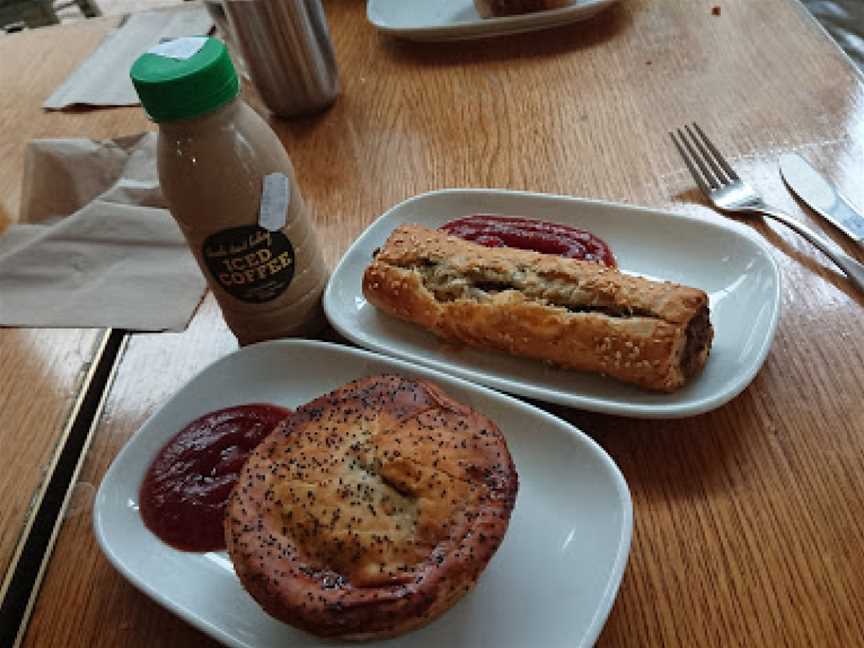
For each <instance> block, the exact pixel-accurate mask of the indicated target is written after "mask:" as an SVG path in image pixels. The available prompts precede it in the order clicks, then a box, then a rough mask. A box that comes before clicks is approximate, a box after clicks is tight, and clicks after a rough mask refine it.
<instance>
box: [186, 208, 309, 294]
mask: <svg viewBox="0 0 864 648" xmlns="http://www.w3.org/2000/svg"><path fill="white" fill-rule="evenodd" d="M201 251H202V256H203V258H204V263H205V264H206V265H207V269H208V270H209V271H210V274H211V276H212V277H213V278H214V279H215V281H216V282H217V283H218V284H219V285H220V286H221V287H222V288H224V289H225V292H227V293H228V294H229V295H231V296H232V297H234V298H236V299H239V300H241V301H244V302H248V303H252V304H263V303H264V302H268V301H271V300H273V299H276V298H277V297H278V296H279V295H281V294H282V293H283V292H285V290H286V289H287V288H288V286H289V285H290V284H291V280H292V279H293V278H294V261H295V259H294V246H293V245H291V241H290V240H288V237H287V236H285V234H283V233H282V232H278V231H277V232H270V231H268V230H266V229H264V228H263V227H259V226H258V225H244V226H243V227H232V228H231V229H225V230H222V231H220V232H216V233H215V234H213V235H211V236H209V237H208V238H207V240H205V241H204V245H203V246H202V249H201Z"/></svg>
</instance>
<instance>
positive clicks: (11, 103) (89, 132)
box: [0, 20, 146, 601]
mask: <svg viewBox="0 0 864 648" xmlns="http://www.w3.org/2000/svg"><path fill="white" fill-rule="evenodd" d="M114 22H115V21H113V20H106V21H102V22H101V23H100V24H98V25H94V24H92V23H88V24H80V25H78V26H76V27H74V28H70V29H62V30H58V29H55V28H51V29H47V30H40V31H32V32H26V33H21V34H19V35H16V36H9V37H3V38H2V39H0V60H2V61H3V63H2V65H0V87H2V88H3V92H2V94H0V115H2V122H3V124H4V125H5V128H4V131H3V138H2V140H0V231H2V230H3V229H5V227H6V226H7V224H9V223H10V222H14V221H16V220H17V214H18V208H19V202H20V192H21V181H22V176H23V159H24V157H23V154H24V148H25V146H26V144H27V142H29V141H30V140H31V139H32V138H35V137H70V136H81V137H88V136H90V137H106V136H111V135H116V134H117V133H122V132H134V131H136V130H141V128H142V127H144V126H145V123H146V121H145V120H144V119H143V118H142V116H141V115H140V111H138V110H129V111H110V112H108V113H105V114H104V115H103V116H101V117H100V118H99V119H97V120H93V119H92V118H91V117H90V116H89V115H88V114H87V113H80V112H79V113H68V114H62V115H61V114H47V113H43V112H42V111H41V110H40V108H39V106H40V104H41V102H42V101H43V100H44V99H45V98H46V97H47V95H48V94H49V93H50V91H51V90H52V89H53V88H54V87H55V86H56V85H57V84H59V83H60V82H61V81H62V80H63V79H64V78H65V77H66V75H68V74H69V72H70V71H71V70H72V69H74V68H75V66H76V65H77V63H78V62H79V61H80V60H81V59H82V58H83V57H84V56H86V55H87V53H89V51H90V50H92V49H93V48H94V47H95V46H96V45H97V44H98V43H99V42H100V40H101V39H102V38H103V36H104V33H105V30H106V28H107V27H108V26H110V25H111V24H113V23H114ZM51 34H57V35H59V34H63V38H62V47H61V46H59V43H58V42H52V40H51V38H50V35H51ZM109 340H110V336H109V333H108V332H107V331H104V330H97V329H80V330H68V329H67V330H49V329H39V330H35V329H0V366H2V367H3V374H2V378H0V411H2V412H3V417H4V424H3V426H2V427H0V449H2V456H3V457H4V462H5V464H6V465H4V468H3V470H2V472H0V498H2V502H3V504H2V506H0V600H4V599H5V600H7V601H8V600H9V599H7V598H6V594H7V592H9V591H10V588H12V576H13V574H14V573H15V569H16V567H18V566H19V565H21V564H22V562H27V561H28V560H32V558H33V556H32V548H28V545H27V542H28V539H29V540H31V541H33V540H34V536H33V534H32V533H31V531H33V530H34V528H36V529H37V530H38V531H39V533H41V534H42V535H43V536H45V535H46V533H47V534H50V531H51V528H52V527H53V518H52V517H50V516H49V517H48V518H46V519H41V518H40V517H39V515H38V513H39V511H40V510H41V509H42V508H43V505H45V504H46V498H47V499H48V500H50V499H52V498H54V499H57V498H59V500H62V499H63V496H64V494H65V489H64V488H60V489H58V488H56V487H55V488H54V489H50V488H49V485H51V483H52V479H54V477H55V476H56V475H58V474H60V473H64V472H65V473H66V476H65V479H66V480H67V481H68V479H69V476H68V474H69V473H71V471H72V470H74V467H75V464H76V457H75V456H68V455H64V449H66V448H67V447H68V446H70V445H76V444H77V445H78V446H79V447H80V441H81V439H80V438H78V437H80V436H81V435H82V432H84V433H86V429H84V430H77V429H76V421H80V420H82V418H81V416H80V414H82V413H83V412H86V411H87V410H92V409H93V408H94V406H95V404H96V403H98V399H99V396H100V394H99V393H98V391H96V392H94V391H93V389H94V386H95V385H96V383H98V382H99V381H100V380H101V379H102V377H101V376H100V367H101V361H102V359H103V358H106V357H107V356H106V351H107V350H109V349H110V348H111V345H110V344H109ZM108 355H110V354H108ZM109 360H110V358H109ZM108 367H109V368H110V362H108ZM88 395H89V398H88ZM94 399H95V402H94ZM58 471H59V472H58ZM55 486H56V484H55ZM61 486H62V484H61ZM59 503H60V502H59V501H58V502H56V504H57V505H59ZM49 508H50V507H49ZM54 508H56V506H55V507H54ZM43 517H44V516H43ZM36 540H37V545H38V544H40V543H42V544H44V543H45V542H46V541H47V540H48V538H47V536H46V537H43V538H39V539H36ZM40 556H41V554H40ZM40 556H36V565H37V566H38V564H39V558H40ZM19 589H20V588H19Z"/></svg>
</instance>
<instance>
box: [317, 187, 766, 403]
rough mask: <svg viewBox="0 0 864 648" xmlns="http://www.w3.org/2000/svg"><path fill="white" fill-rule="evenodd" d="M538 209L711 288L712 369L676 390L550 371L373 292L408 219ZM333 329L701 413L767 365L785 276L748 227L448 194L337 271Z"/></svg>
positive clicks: (572, 398)
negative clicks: (404, 312) (454, 341)
mask: <svg viewBox="0 0 864 648" xmlns="http://www.w3.org/2000/svg"><path fill="white" fill-rule="evenodd" d="M478 212H479V213H496V214H503V215H511V216H529V217H533V218H539V219H543V220H547V221H553V222H560V223H568V224H571V225H575V226H576V227H581V228H584V229H587V230H590V231H591V232H593V233H594V234H596V235H597V236H599V237H600V238H602V239H603V240H605V241H606V242H607V243H608V244H609V245H610V246H611V248H612V251H613V253H614V254H615V257H616V259H617V260H618V264H619V266H620V267H621V269H622V270H623V271H625V272H632V273H635V274H640V275H643V276H648V277H652V278H655V279H664V280H670V281H674V282H677V283H682V284H687V285H690V286H694V287H696V288H701V289H702V290H705V291H706V292H707V293H709V296H710V308H711V321H712V323H713V325H714V331H715V338H714V344H713V346H712V351H711V357H710V358H709V360H708V363H707V365H706V367H705V370H704V371H703V373H702V374H701V375H700V376H699V377H698V378H697V379H696V380H694V381H692V382H691V383H690V384H689V385H687V386H685V387H684V388H683V389H681V390H679V391H677V392H675V393H674V394H658V393H653V392H648V391H644V390H641V389H638V388H636V387H631V386H629V385H624V384H622V383H619V382H617V381H614V380H611V379H608V378H603V377H600V376H595V375H590V374H581V373H577V372H573V371H565V370H562V369H555V368H552V367H548V366H546V365H544V364H542V363H539V362H534V361H532V360H525V359H521V358H515V357H512V356H508V355H506V354H503V353H495V352H487V351H480V350H475V349H469V348H460V349H456V348H453V347H452V346H448V345H444V344H442V343H441V342H440V341H439V340H438V338H436V337H435V336H434V335H432V334H431V333H428V332H426V331H425V330H423V329H421V328H420V327H418V326H415V325H413V324H408V323H405V322H401V321H398V320H396V319H395V318H392V317H390V316H388V315H385V314H383V313H381V312H379V311H378V310H377V309H376V308H375V307H373V306H372V305H371V304H369V303H368V302H367V301H366V300H365V299H364V297H363V293H362V290H361V280H362V276H363V271H364V269H365V268H366V266H367V265H368V264H369V262H370V260H371V259H372V252H373V250H375V249H376V248H377V247H379V246H381V245H382V244H383V243H384V241H385V240H386V239H387V237H388V235H389V234H390V232H392V231H393V229H394V228H395V227H396V226H397V225H400V224H402V223H419V224H422V225H427V226H429V227H438V226H439V225H442V224H443V223H445V222H447V221H449V220H451V219H454V218H458V217H461V216H467V215H469V214H474V213H478ZM324 310H325V312H326V313H327V317H328V318H329V320H330V322H331V323H332V324H333V326H334V327H335V328H336V329H337V330H338V331H339V332H340V333H342V335H344V336H345V337H347V338H348V339H350V340H352V341H353V342H355V343H357V344H359V345H361V346H364V347H366V348H369V349H373V350H375V351H380V352H382V353H389V354H391V355H396V356H400V357H402V358H405V359H408V360H411V361H413V362H418V363H422V364H425V365H427V366H430V367H433V368H435V369H439V370H441V371H445V372H448V373H451V374H455V375H457V376H461V377H462V378H467V379H468V380H472V381H474V382H478V383H481V384H484V385H487V386H489V387H495V388H497V389H500V390H503V391H506V392H510V393H512V394H519V395H522V396H527V397H529V398H536V399H538V400H543V401H547V402H550V403H559V404H562V405H568V406H570V407H577V408H580V409H586V410H592V411H597V412H605V413H608V414H619V415H622V416H633V417H641V418H674V417H683V416H692V415H695V414H700V413H703V412H707V411H709V410H711V409H714V408H716V407H719V406H720V405H722V404H724V403H726V402H727V401H729V400H730V399H732V398H734V397H735V396H737V395H738V394H739V393H740V392H741V391H742V390H743V389H744V388H745V387H746V386H747V385H748V384H749V383H750V381H751V380H752V379H753V377H754V376H755V375H756V372H757V371H759V368H760V367H761V366H762V363H763V362H764V360H765V356H766V355H767V354H768V350H769V348H770V346H771V342H772V341H773V339H774V331H775V330H776V328H777V321H778V318H779V314H780V273H779V270H778V268H777V264H776V263H775V262H774V259H773V258H772V256H771V253H770V252H769V251H768V250H767V249H766V248H765V247H764V245H763V244H762V243H761V242H759V241H758V240H757V239H756V238H755V237H754V236H753V235H751V234H750V233H749V232H748V231H747V230H746V229H745V228H744V227H743V226H740V225H738V224H736V223H732V222H731V221H729V222H728V224H727V222H726V221H724V224H723V225H722V226H721V225H717V224H714V223H710V222H706V221H701V220H697V219H693V218H689V217H686V216H683V215H680V214H672V213H668V212H662V211H654V210H649V209H640V208H636V207H629V206H626V205H616V204H612V203H605V202H599V201H592V200H582V199H578V198H568V197H563V196H549V195H543V194H532V193H522V192H510V191H493V190H483V189H474V190H471V189H458V190H445V191H437V192H433V193H428V194H424V195H421V196H418V197H416V198H413V199H411V200H408V201H406V202H403V203H401V204H400V205H397V206H396V207H394V208H393V209H391V210H390V211H388V212H387V213H386V214H384V215H383V216H381V218H379V219H378V220H377V221H375V222H374V223H373V224H372V225H371V226H370V227H369V228H368V229H367V230H366V231H365V232H364V233H363V234H362V235H361V236H360V237H359V238H358V239H357V240H356V241H355V242H354V244H353V245H352V246H351V248H350V249H349V250H348V252H347V253H346V254H345V256H344V257H343V258H342V260H341V262H340V263H339V265H338V266H337V268H336V270H335V272H334V273H333V276H332V278H331V279H330V284H329V285H328V287H327V291H326V293H325V295H324Z"/></svg>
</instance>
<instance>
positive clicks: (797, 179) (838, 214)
mask: <svg viewBox="0 0 864 648" xmlns="http://www.w3.org/2000/svg"><path fill="white" fill-rule="evenodd" d="M780 174H781V175H782V176H783V180H784V181H785V182H786V185H787V186H788V187H789V189H791V190H792V192H793V193H794V194H795V195H797V196H798V197H799V198H800V199H801V200H803V201H804V202H805V203H806V204H807V205H808V206H809V207H810V208H811V209H812V210H813V211H815V212H816V213H817V214H821V215H822V216H823V217H824V218H825V219H826V220H827V221H829V222H830V223H831V224H832V225H834V226H835V227H837V228H838V229H839V230H841V231H842V232H843V233H844V234H846V236H848V237H849V238H851V239H852V240H853V241H855V242H856V243H858V244H859V245H861V244H862V243H864V216H862V215H861V213H860V212H859V211H857V210H856V209H855V208H854V207H853V206H852V205H850V204H849V201H848V200H846V198H844V197H843V196H842V195H841V194H840V193H839V192H838V191H837V189H836V188H835V187H834V185H833V184H831V183H830V182H829V181H828V180H826V179H825V178H824V177H822V175H821V174H820V173H819V172H818V171H817V170H816V169H814V168H813V167H812V166H810V163H809V162H807V160H805V159H804V158H803V157H801V156H800V155H797V154H795V153H787V154H785V155H783V156H781V157H780Z"/></svg>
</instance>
